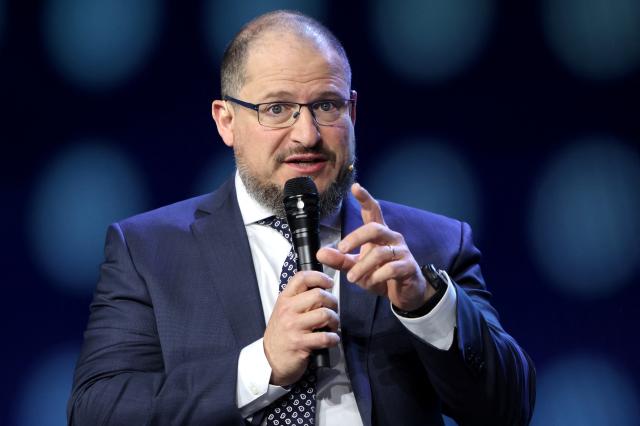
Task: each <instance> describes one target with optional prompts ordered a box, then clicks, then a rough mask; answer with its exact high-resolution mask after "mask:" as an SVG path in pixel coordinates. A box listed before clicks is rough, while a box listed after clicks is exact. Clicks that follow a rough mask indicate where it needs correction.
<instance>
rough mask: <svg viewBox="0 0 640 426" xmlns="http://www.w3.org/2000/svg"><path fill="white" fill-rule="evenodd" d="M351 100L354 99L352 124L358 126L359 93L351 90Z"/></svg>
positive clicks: (352, 103)
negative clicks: (357, 107)
mask: <svg viewBox="0 0 640 426" xmlns="http://www.w3.org/2000/svg"><path fill="white" fill-rule="evenodd" d="M351 99H353V102H351V111H350V112H351V114H350V115H351V122H352V123H353V125H354V126H355V125H356V104H357V103H358V102H357V100H358V92H356V91H355V90H351Z"/></svg>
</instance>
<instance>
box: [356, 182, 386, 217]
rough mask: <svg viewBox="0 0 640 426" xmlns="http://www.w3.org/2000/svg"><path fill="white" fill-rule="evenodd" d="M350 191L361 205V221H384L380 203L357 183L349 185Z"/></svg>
mask: <svg viewBox="0 0 640 426" xmlns="http://www.w3.org/2000/svg"><path fill="white" fill-rule="evenodd" d="M351 193H352V194H353V196H354V197H356V200H358V202H359V203H360V206H361V207H362V210H361V214H362V221H363V222H364V223H369V222H377V223H381V224H383V225H384V224H385V223H384V217H382V210H380V204H378V202H377V201H376V200H375V198H373V197H372V196H371V194H369V192H368V191H367V190H366V189H364V188H363V187H362V186H361V185H360V184H359V183H354V184H353V185H352V186H351Z"/></svg>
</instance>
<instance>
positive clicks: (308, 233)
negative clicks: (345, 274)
mask: <svg viewBox="0 0 640 426" xmlns="http://www.w3.org/2000/svg"><path fill="white" fill-rule="evenodd" d="M283 203H284V210H285V212H286V214H287V223H288V224H289V229H291V236H292V239H293V248H294V250H295V251H296V254H297V255H298V270H299V271H318V272H323V271H322V264H321V263H320V262H318V260H317V259H316V253H317V252H318V250H320V210H319V205H318V204H319V197H318V189H317V188H316V184H315V183H313V180H312V179H311V178H310V177H308V176H302V177H297V178H293V179H289V180H288V181H287V182H286V183H285V184H284V198H283ZM311 362H313V363H314V364H315V365H316V367H329V350H328V349H326V348H325V349H319V350H315V351H313V353H312V355H311Z"/></svg>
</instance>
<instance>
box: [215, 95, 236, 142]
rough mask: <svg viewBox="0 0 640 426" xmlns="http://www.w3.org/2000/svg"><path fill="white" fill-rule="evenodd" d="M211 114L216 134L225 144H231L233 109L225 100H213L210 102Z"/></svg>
mask: <svg viewBox="0 0 640 426" xmlns="http://www.w3.org/2000/svg"><path fill="white" fill-rule="evenodd" d="M211 116H212V117H213V121H215V122H216V127H217V128H218V134H219V135H220V137H221V138H222V141H223V142H224V144H225V145H227V146H233V118H234V116H233V110H232V109H231V108H230V106H229V104H228V103H227V102H225V101H221V100H215V101H213V103H212V104H211Z"/></svg>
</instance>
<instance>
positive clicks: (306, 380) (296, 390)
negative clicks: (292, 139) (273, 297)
mask: <svg viewBox="0 0 640 426" xmlns="http://www.w3.org/2000/svg"><path fill="white" fill-rule="evenodd" d="M258 224H259V225H265V226H270V227H271V228H273V229H275V230H276V231H278V232H279V233H280V235H282V236H283V237H284V238H286V239H287V241H289V244H291V249H290V250H289V254H288V255H287V258H286V259H285V261H284V264H283V265H282V271H281V272H280V291H282V290H284V288H285V287H286V286H287V283H288V282H289V280H290V279H291V278H292V277H293V276H294V275H295V273H296V271H297V270H298V262H297V256H296V254H295V252H294V251H293V243H292V240H291V230H290V229H289V225H288V224H287V221H286V220H284V219H282V218H279V217H276V216H271V217H268V218H266V219H263V220H261V221H259V222H258ZM265 417H266V419H267V425H268V426H281V425H300V426H309V425H313V424H315V420H316V371H315V367H314V366H312V365H311V364H309V366H308V367H307V371H305V373H304V375H303V376H302V378H301V379H300V380H299V381H298V382H296V383H294V384H293V386H292V388H291V391H290V392H289V393H288V394H287V395H284V396H283V397H281V398H280V399H278V400H277V401H274V402H273V403H272V404H271V405H270V406H269V407H267V408H266V409H265Z"/></svg>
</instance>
